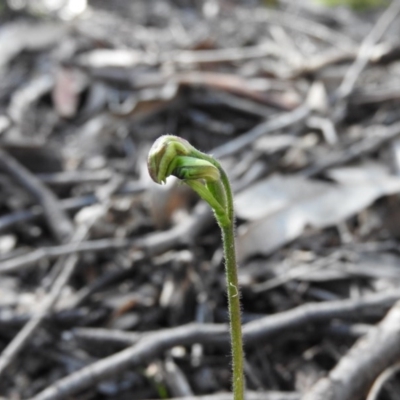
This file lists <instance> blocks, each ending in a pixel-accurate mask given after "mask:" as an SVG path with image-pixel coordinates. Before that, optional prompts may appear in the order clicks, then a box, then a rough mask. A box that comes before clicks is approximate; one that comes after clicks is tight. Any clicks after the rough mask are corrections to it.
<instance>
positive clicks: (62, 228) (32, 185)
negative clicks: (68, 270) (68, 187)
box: [0, 148, 74, 242]
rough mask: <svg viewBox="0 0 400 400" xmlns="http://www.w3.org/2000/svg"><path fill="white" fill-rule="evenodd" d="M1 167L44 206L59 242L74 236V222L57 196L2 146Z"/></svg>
mask: <svg viewBox="0 0 400 400" xmlns="http://www.w3.org/2000/svg"><path fill="white" fill-rule="evenodd" d="M0 168H1V169H3V170H4V171H6V172H8V173H9V174H10V175H11V176H12V177H13V178H14V179H15V180H16V181H17V182H18V183H19V184H20V185H21V186H23V187H24V188H25V189H26V190H27V191H28V192H29V193H30V194H31V195H32V196H33V197H34V198H35V199H36V201H37V202H38V203H39V204H40V205H41V206H42V207H43V212H44V215H45V217H46V221H47V224H48V226H49V228H50V230H51V231H52V232H53V235H54V236H55V238H56V239H57V240H58V241H59V242H66V241H68V239H69V238H70V237H71V236H72V233H73V229H74V227H73V224H72V222H71V220H70V219H69V217H68V215H67V214H66V213H65V212H64V210H63V209H62V207H61V206H60V203H59V201H58V199H57V198H56V196H55V195H54V194H53V193H52V192H51V191H50V190H49V189H48V188H47V187H46V186H45V185H43V183H42V182H41V181H40V180H39V179H38V178H37V177H36V176H35V175H33V174H32V173H31V172H30V171H29V170H28V169H26V168H25V167H24V166H23V165H21V164H20V163H19V162H18V161H17V160H16V159H15V158H13V157H12V156H10V155H9V154H8V153H7V152H6V151H5V150H3V149H1V148H0Z"/></svg>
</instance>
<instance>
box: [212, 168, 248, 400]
mask: <svg viewBox="0 0 400 400" xmlns="http://www.w3.org/2000/svg"><path fill="white" fill-rule="evenodd" d="M218 168H219V170H220V172H221V180H222V184H223V185H224V188H225V193H226V200H227V209H228V210H227V211H228V216H229V220H230V221H229V223H226V224H224V222H223V221H220V220H219V219H218V217H217V220H218V223H219V225H220V227H221V230H222V239H223V245H224V256H225V274H226V287H227V294H228V309H229V320H230V334H231V342H232V382H233V397H234V399H235V400H243V399H244V389H245V381H244V374H243V369H244V366H243V363H244V355H243V339H242V324H241V316H240V315H241V310H240V289H239V281H238V273H237V264H236V249H235V215H234V208H233V195H232V189H231V186H230V183H229V180H228V177H227V175H226V173H225V171H224V170H223V169H222V168H221V167H220V166H219V165H218Z"/></svg>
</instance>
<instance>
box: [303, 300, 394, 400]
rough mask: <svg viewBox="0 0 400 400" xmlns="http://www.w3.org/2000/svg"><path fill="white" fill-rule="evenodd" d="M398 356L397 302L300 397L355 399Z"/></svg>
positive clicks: (363, 393)
mask: <svg viewBox="0 0 400 400" xmlns="http://www.w3.org/2000/svg"><path fill="white" fill-rule="evenodd" d="M399 359H400V302H397V303H396V304H395V305H394V306H393V307H392V309H391V310H390V311H389V313H388V314H387V316H386V317H385V318H384V319H383V320H382V321H381V323H380V324H379V325H378V326H376V327H375V328H371V330H370V331H369V332H368V333H367V335H366V336H364V337H363V338H361V339H359V340H358V341H357V342H356V344H355V345H354V346H353V347H352V348H351V349H350V351H349V352H348V353H347V354H346V355H345V356H344V357H342V358H341V360H340V361H339V363H338V364H337V365H336V367H335V368H334V369H333V370H332V371H331V372H330V373H329V375H328V376H327V377H326V378H322V379H320V380H319V381H318V382H317V383H316V384H315V385H314V387H313V388H312V389H311V390H310V391H309V392H308V393H307V394H306V395H305V396H304V398H303V400H357V399H361V398H365V395H366V394H367V391H368V389H369V388H370V386H371V385H372V383H373V382H374V380H375V379H376V378H377V377H378V376H379V374H380V373H381V372H382V371H384V370H385V369H386V368H387V367H389V366H390V365H392V364H394V363H395V362H397V361H398V360H399Z"/></svg>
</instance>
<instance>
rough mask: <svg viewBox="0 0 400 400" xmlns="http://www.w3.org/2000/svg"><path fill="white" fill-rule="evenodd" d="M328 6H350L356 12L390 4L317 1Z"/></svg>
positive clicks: (363, 0)
mask: <svg viewBox="0 0 400 400" xmlns="http://www.w3.org/2000/svg"><path fill="white" fill-rule="evenodd" d="M315 1H317V2H318V3H321V4H324V5H326V6H330V7H334V6H349V7H351V8H353V9H355V10H366V9H368V8H371V7H380V6H385V5H387V4H388V3H389V2H388V1H387V0H315Z"/></svg>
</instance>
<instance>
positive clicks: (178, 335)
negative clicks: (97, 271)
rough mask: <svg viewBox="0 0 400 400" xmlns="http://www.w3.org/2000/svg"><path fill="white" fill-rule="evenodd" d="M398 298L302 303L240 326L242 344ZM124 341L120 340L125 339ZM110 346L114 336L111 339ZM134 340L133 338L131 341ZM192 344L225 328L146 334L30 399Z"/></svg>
mask: <svg viewBox="0 0 400 400" xmlns="http://www.w3.org/2000/svg"><path fill="white" fill-rule="evenodd" d="M399 298H400V291H399V290H397V291H393V292H390V293H383V294H377V295H373V296H369V297H367V298H363V299H357V300H340V301H333V302H326V303H317V304H306V305H305V306H299V307H297V308H295V309H293V310H288V311H285V312H282V313H279V314H275V315H271V316H267V317H264V318H261V319H259V320H256V321H253V322H249V323H247V324H245V325H244V326H243V335H244V343H245V344H247V346H252V345H255V344H258V343H260V341H262V340H267V339H268V338H270V337H272V336H275V335H277V334H282V333H283V332H294V331H296V330H299V328H300V327H301V326H304V325H306V324H309V323H317V322H323V321H329V320H331V319H332V318H355V319H360V316H362V315H366V314H369V315H371V313H373V312H374V311H375V312H376V311H378V309H379V310H381V311H382V309H387V308H389V307H390V306H391V305H392V304H393V303H394V302H395V301H397V300H398V299H399ZM126 339H127V338H126V337H125V338H123V340H126ZM112 340H113V342H114V344H115V343H116V340H117V337H116V336H113V338H112ZM134 340H137V338H134ZM125 343H126V342H125ZM194 343H201V344H221V343H228V327H227V325H213V324H188V325H184V326H180V327H177V328H171V329H165V330H161V331H158V332H154V333H148V334H146V336H144V337H143V339H141V340H139V341H138V342H137V343H136V344H134V345H133V346H131V347H128V348H127V349H125V350H123V351H121V352H119V353H116V354H114V355H112V356H110V357H106V358H104V359H102V360H100V361H98V362H96V363H94V364H92V365H89V366H87V367H85V368H82V369H81V370H79V371H76V372H75V373H72V374H71V375H68V376H66V377H65V378H62V379H60V380H59V381H57V382H55V383H54V384H53V385H51V386H49V387H48V388H47V389H45V390H43V391H42V392H41V393H39V394H37V395H36V396H35V397H33V398H32V400H58V399H64V398H67V397H68V396H71V395H73V394H74V393H77V392H79V391H80V390H83V389H85V388H88V387H91V386H92V385H94V384H95V383H97V382H98V381H100V380H101V379H104V378H105V377H109V376H111V375H114V374H116V373H118V372H120V371H123V370H125V369H126V368H128V367H133V366H138V365H141V364H143V363H146V362H148V361H150V360H151V359H153V358H154V357H157V356H159V355H160V354H161V353H162V352H163V351H165V350H167V349H169V348H171V347H173V346H177V345H180V346H188V345H191V344H194Z"/></svg>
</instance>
